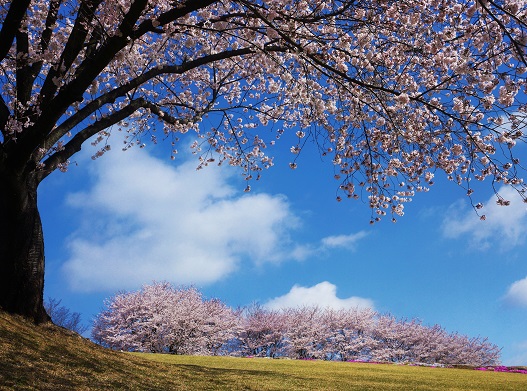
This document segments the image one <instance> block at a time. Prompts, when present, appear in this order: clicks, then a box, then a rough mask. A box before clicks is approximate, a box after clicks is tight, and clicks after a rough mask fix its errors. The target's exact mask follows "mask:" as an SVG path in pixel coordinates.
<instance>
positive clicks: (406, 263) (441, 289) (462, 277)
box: [39, 136, 527, 365]
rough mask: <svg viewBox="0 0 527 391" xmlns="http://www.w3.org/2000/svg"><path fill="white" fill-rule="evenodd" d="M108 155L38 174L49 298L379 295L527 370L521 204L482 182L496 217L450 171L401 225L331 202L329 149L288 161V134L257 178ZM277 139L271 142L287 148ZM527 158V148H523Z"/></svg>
mask: <svg viewBox="0 0 527 391" xmlns="http://www.w3.org/2000/svg"><path fill="white" fill-rule="evenodd" d="M112 137H113V138H114V139H115V141H114V140H113V139H111V141H112V151H111V152H110V153H108V154H106V155H104V156H103V157H102V158H99V159H97V160H95V161H92V160H91V159H90V156H91V155H92V154H93V153H94V151H93V150H90V147H89V145H88V146H87V147H85V148H84V149H83V151H82V152H81V153H80V155H78V156H76V157H75V161H74V162H73V163H72V165H71V166H70V169H69V171H68V172H67V173H60V172H57V173H54V174H53V175H51V176H50V177H49V178H47V179H46V181H45V182H44V183H42V185H41V187H40V193H39V204H40V210H41V215H42V220H43V225H44V235H45V241H46V286H45V296H46V297H53V298H56V299H61V300H62V304H64V305H66V306H67V307H68V308H70V309H71V310H73V311H77V312H80V313H81V314H82V317H83V320H84V321H85V322H87V323H89V322H90V321H91V319H92V318H93V316H94V315H96V314H97V313H98V312H99V311H100V310H101V308H102V306H103V301H104V299H105V298H108V297H110V296H112V295H113V294H114V293H116V292H117V291H120V290H135V289H138V288H140V287H141V285H143V284H148V283H151V282H152V281H154V280H156V281H161V280H166V281H170V282H173V283H174V284H194V285H196V286H197V287H198V288H200V289H201V290H202V291H203V292H204V294H205V295H206V296H207V297H217V298H220V299H222V300H223V301H224V302H226V303H227V304H228V305H231V306H233V307H236V306H243V305H247V304H250V303H252V302H259V303H262V304H265V305H268V306H269V307H275V308H276V307H280V306H295V305H303V304H318V305H321V306H333V307H346V306H352V307H354V306H362V307H365V306H369V307H373V308H374V309H376V310H377V311H380V312H390V313H392V314H394V315H395V316H397V317H400V318H419V319H421V320H422V321H423V323H424V324H428V325H433V324H440V325H442V326H443V327H444V328H446V329H447V330H448V331H452V332H454V331H457V332H459V333H462V334H467V335H469V336H485V337H488V338H489V340H490V341H492V342H493V343H495V344H497V345H498V346H500V347H502V348H503V351H502V361H503V362H504V364H511V365H512V364H516V365H527V332H526V330H527V262H525V253H526V250H527V204H524V203H522V202H521V199H520V198H519V196H517V195H516V194H514V193H513V192H510V191H509V190H508V189H504V190H502V191H501V193H502V195H504V196H505V197H506V198H507V197H509V198H510V199H511V206H509V207H498V206H496V205H495V202H494V199H493V197H492V195H493V192H492V189H491V186H490V183H483V184H482V185H481V186H480V188H477V189H476V190H477V191H476V194H475V198H474V200H475V202H479V201H481V202H483V203H484V205H485V208H484V213H485V214H486V216H487V220H486V221H480V220H479V217H478V216H477V215H476V214H475V213H474V211H473V209H472V208H471V207H470V205H469V203H468V199H467V197H466V196H465V195H464V194H465V192H464V190H463V189H461V188H460V187H458V186H456V185H454V184H453V183H450V182H447V181H445V180H444V179H443V178H442V175H441V174H440V173H437V175H436V178H435V179H436V185H434V186H433V187H432V189H431V191H430V192H429V193H421V194H417V195H416V196H415V197H414V199H413V202H411V203H409V204H407V206H406V208H405V216H404V217H402V218H399V219H398V222H397V223H395V224H394V223H392V222H390V219H389V218H386V219H385V220H383V221H382V222H381V223H376V224H374V225H370V224H369V220H370V210H369V208H368V206H367V203H366V202H363V201H360V200H359V201H352V200H344V201H342V202H337V201H336V200H335V199H336V195H337V193H336V191H337V188H338V182H337V181H335V180H334V179H333V175H334V172H333V166H332V164H331V158H327V159H325V160H324V159H323V158H321V157H320V156H319V155H318V153H317V152H316V150H315V149H314V148H311V149H309V148H307V149H306V150H305V151H304V152H303V153H302V154H301V156H300V159H299V160H298V168H297V169H296V170H291V169H290V168H289V167H288V163H289V162H290V159H291V158H292V156H291V154H290V153H289V152H288V149H289V147H290V145H286V144H287V140H281V141H284V143H282V145H281V147H282V150H283V152H280V150H278V149H277V151H276V154H275V156H276V157H275V166H274V167H272V168H271V169H270V170H267V171H265V172H264V173H263V176H262V179H261V180H260V181H257V182H256V181H253V182H251V187H252V191H251V192H250V193H244V192H243V189H244V188H245V185H246V183H245V181H244V180H243V178H242V176H241V175H240V174H241V172H240V170H239V169H236V168H232V167H221V168H218V167H213V166H210V167H208V168H206V169H203V170H200V171H196V170H195V168H196V165H197V159H196V157H195V156H193V155H191V154H190V153H186V152H185V150H186V149H185V148H184V146H180V147H179V149H180V154H179V155H178V158H177V159H176V160H175V161H171V160H170V159H169V158H168V157H169V152H168V151H167V149H168V147H169V146H164V145H157V146H153V145H147V146H146V148H144V149H139V148H132V149H131V150H128V151H126V152H122V151H120V142H119V141H118V139H119V136H112ZM278 144H280V142H279V143H277V145H278ZM520 148H521V150H520V151H519V152H520V154H521V155H523V156H525V155H527V152H526V148H525V146H522V147H520Z"/></svg>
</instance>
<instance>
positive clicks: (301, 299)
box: [265, 281, 373, 309]
mask: <svg viewBox="0 0 527 391" xmlns="http://www.w3.org/2000/svg"><path fill="white" fill-rule="evenodd" d="M265 306H266V307H267V308H271V309H281V308H295V307H302V306H318V307H322V308H326V307H329V308H334V309H341V308H373V301H372V300H370V299H365V298H362V297H356V296H352V297H348V298H347V299H340V298H338V297H337V287H336V286H335V285H334V284H331V283H330V282H328V281H323V282H321V283H318V284H316V285H314V286H312V287H303V286H300V285H294V286H293V287H292V288H291V290H290V291H289V292H288V293H286V294H285V295H283V296H279V297H275V298H274V299H272V300H269V301H268V302H267V303H266V304H265Z"/></svg>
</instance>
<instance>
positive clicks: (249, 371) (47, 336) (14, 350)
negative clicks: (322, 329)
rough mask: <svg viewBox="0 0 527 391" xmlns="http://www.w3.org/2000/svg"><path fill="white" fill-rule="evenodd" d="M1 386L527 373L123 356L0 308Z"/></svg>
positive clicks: (466, 381) (510, 385) (380, 382)
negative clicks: (32, 322) (34, 323)
mask: <svg viewBox="0 0 527 391" xmlns="http://www.w3.org/2000/svg"><path fill="white" fill-rule="evenodd" d="M0 390H79V391H82V390H189V391H190V390H192V391H196V390H197V391H199V390H281V391H283V390H302V391H307V390H346V391H347V390H361V391H362V390H364V391H367V390H383V391H384V390H420V391H421V390H423V391H424V390H477V391H481V390H497V391H498V390H499V391H506V390H522V391H524V390H527V375H523V374H515V373H497V372H480V371H474V370H468V369H442V368H422V367H408V366H398V365H379V364H375V365H374V364H358V363H353V364H352V363H339V362H324V361H294V360H269V359H247V358H231V357H189V356H172V355H160V354H137V353H119V352H113V351H109V350H107V349H103V348H101V347H99V346H97V345H94V344H93V343H91V342H90V341H88V340H86V339H84V338H81V337H79V336H78V335H76V334H74V333H72V332H69V331H67V330H64V329H61V328H59V327H56V326H53V325H51V324H47V325H43V326H38V327H36V326H34V325H32V324H31V323H29V322H27V321H25V320H24V319H21V318H19V317H14V316H10V315H7V314H5V313H3V312H0Z"/></svg>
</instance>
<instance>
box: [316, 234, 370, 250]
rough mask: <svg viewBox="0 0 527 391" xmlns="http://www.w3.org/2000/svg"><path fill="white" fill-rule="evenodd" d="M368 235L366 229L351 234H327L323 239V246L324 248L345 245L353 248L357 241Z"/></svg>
mask: <svg viewBox="0 0 527 391" xmlns="http://www.w3.org/2000/svg"><path fill="white" fill-rule="evenodd" d="M367 235H368V233H367V232H366V231H360V232H357V233H355V234H350V235H335V236H327V237H325V238H323V239H322V246H323V247H324V248H335V247H345V248H349V249H352V250H353V249H355V245H356V243H357V242H358V241H359V240H361V239H363V238H365V237H366V236H367Z"/></svg>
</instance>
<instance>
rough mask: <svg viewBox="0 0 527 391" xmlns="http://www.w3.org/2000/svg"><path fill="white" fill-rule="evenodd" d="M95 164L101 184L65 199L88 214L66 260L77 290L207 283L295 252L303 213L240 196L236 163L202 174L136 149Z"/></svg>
mask: <svg viewBox="0 0 527 391" xmlns="http://www.w3.org/2000/svg"><path fill="white" fill-rule="evenodd" d="M91 170H92V171H91V176H92V179H93V180H94V183H93V186H91V187H90V189H89V190H87V191H85V192H80V193H75V194H70V195H69V197H68V198H67V204H68V206H69V207H70V208H73V209H75V211H76V214H79V215H80V216H82V222H81V223H80V228H79V230H78V231H77V232H75V233H74V234H73V235H72V237H71V238H70V240H69V241H68V250H69V259H67V261H66V262H65V263H64V265H63V272H64V275H65V276H66V278H67V279H68V281H69V283H70V285H71V288H72V289H74V290H77V291H113V290H116V289H132V288H135V287H137V286H140V285H141V284H143V283H149V282H151V281H152V280H168V281H171V282H173V283H176V284H189V283H193V284H207V283H212V282H215V281H217V280H219V279H221V278H224V277H225V276H227V275H229V274H230V273H232V272H233V271H235V270H236V269H237V268H238V267H239V264H240V262H241V261H242V260H243V259H250V260H252V261H253V262H255V263H263V262H269V261H271V262H277V261H280V260H282V259H284V257H286V256H288V254H289V251H286V250H285V249H286V245H291V243H289V240H288V237H289V236H288V232H289V231H290V230H292V229H294V228H295V227H296V226H297V224H298V219H297V218H296V217H295V215H294V214H293V212H292V211H291V209H290V207H289V204H288V201H287V199H286V198H285V197H284V196H281V195H270V194H252V193H248V194H245V193H243V192H241V193H240V192H239V191H238V188H235V187H233V186H232V185H230V183H231V182H232V181H231V179H232V178H230V177H229V174H228V171H229V170H228V169H220V168H216V167H208V168H207V169H204V170H201V171H196V163H195V162H194V161H193V162H186V163H183V164H180V165H179V166H173V165H170V164H168V163H167V162H164V161H162V160H159V159H156V158H154V157H153V156H151V155H149V154H148V153H147V152H146V151H137V150H133V149H132V150H129V151H127V152H115V153H114V152H112V153H109V154H107V155H105V156H104V157H103V158H101V159H98V160H97V161H95V162H94V164H93V165H92V168H91ZM292 247H294V245H292Z"/></svg>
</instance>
